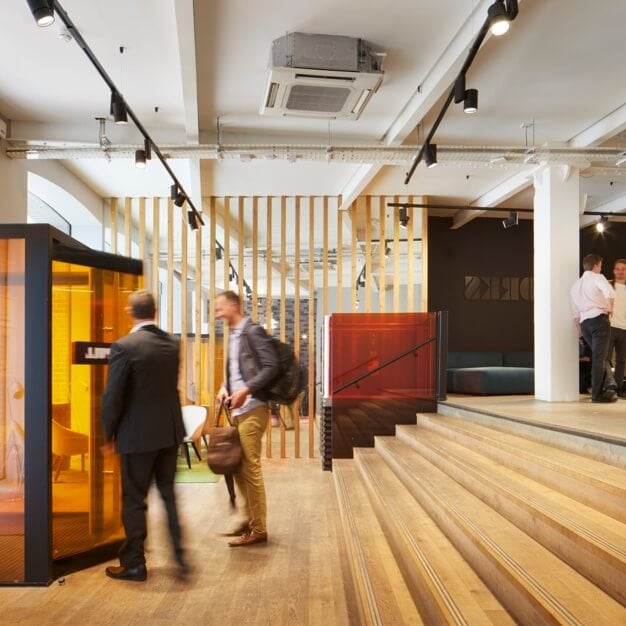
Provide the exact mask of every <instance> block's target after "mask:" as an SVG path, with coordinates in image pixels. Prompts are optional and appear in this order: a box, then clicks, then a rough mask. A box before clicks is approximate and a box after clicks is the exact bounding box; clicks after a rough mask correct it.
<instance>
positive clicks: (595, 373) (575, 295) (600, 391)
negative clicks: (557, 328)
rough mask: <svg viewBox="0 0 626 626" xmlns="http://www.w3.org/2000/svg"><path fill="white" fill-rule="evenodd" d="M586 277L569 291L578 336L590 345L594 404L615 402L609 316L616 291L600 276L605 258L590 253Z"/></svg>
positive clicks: (585, 264)
mask: <svg viewBox="0 0 626 626" xmlns="http://www.w3.org/2000/svg"><path fill="white" fill-rule="evenodd" d="M583 269H584V270H585V271H584V272H583V275H582V276H581V277H580V278H579V279H578V280H577V281H576V283H574V286H573V287H572V289H571V291H570V301H571V307H572V313H573V315H574V319H575V320H576V323H577V325H579V328H580V332H579V335H580V334H582V336H583V337H584V338H585V341H586V342H587V343H588V344H589V345H590V346H591V401H592V402H615V401H616V400H617V393H616V392H615V380H613V374H612V373H611V368H610V366H609V363H608V353H609V339H610V333H611V324H610V321H609V319H610V317H611V316H612V314H613V301H614V298H615V292H614V291H613V288H612V287H611V285H610V283H609V281H608V280H607V279H606V278H605V277H604V275H603V274H602V273H601V271H602V257H601V256H599V255H597V254H588V255H587V256H585V258H584V259H583Z"/></svg>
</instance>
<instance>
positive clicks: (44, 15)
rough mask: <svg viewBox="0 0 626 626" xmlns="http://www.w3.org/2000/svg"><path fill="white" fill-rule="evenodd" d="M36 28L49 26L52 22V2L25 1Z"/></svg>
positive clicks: (51, 0)
mask: <svg viewBox="0 0 626 626" xmlns="http://www.w3.org/2000/svg"><path fill="white" fill-rule="evenodd" d="M27 2H28V6H29V7H30V11H31V13H32V14H33V17H34V18H35V21H36V22H37V26H42V27H43V26H50V24H52V22H54V2H53V0H27Z"/></svg>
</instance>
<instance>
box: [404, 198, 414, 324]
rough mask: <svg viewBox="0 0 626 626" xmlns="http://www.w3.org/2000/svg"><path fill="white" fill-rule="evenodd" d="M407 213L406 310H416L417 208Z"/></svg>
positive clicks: (410, 199) (411, 208)
mask: <svg viewBox="0 0 626 626" xmlns="http://www.w3.org/2000/svg"><path fill="white" fill-rule="evenodd" d="M409 202H413V196H411V197H409ZM407 215H408V216H409V224H408V228H407V235H406V237H407V239H408V241H407V257H408V269H407V279H406V310H407V311H409V312H410V311H415V253H414V248H415V246H414V243H415V242H414V241H413V239H415V218H414V216H415V209H414V208H413V207H410V208H409V209H407Z"/></svg>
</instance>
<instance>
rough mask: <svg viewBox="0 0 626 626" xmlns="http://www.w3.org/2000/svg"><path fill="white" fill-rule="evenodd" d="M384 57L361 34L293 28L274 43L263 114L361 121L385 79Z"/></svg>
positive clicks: (262, 109)
mask: <svg viewBox="0 0 626 626" xmlns="http://www.w3.org/2000/svg"><path fill="white" fill-rule="evenodd" d="M383 58H384V54H381V53H376V52H374V51H373V50H372V48H371V46H370V44H368V43H367V42H365V41H364V40H363V39H358V38H356V37H343V36H338V35H311V34H306V33H289V34H287V35H285V36H283V37H281V38H280V39H276V40H274V41H273V42H272V53H271V58H270V75H269V79H268V81H267V87H266V89H265V98H264V99H263V105H262V106H261V110H260V113H261V114H262V115H279V116H284V115H289V116H299V117H317V118H325V119H345V120H356V119H358V117H359V115H361V113H362V111H363V109H364V108H365V106H366V105H367V103H368V102H369V100H370V98H371V97H372V94H373V93H375V92H376V91H377V90H378V87H380V85H381V83H382V80H383V71H382V61H383Z"/></svg>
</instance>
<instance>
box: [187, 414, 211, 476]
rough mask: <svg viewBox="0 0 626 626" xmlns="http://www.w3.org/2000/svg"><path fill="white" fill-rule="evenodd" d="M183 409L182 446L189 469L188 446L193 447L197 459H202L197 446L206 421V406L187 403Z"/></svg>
mask: <svg viewBox="0 0 626 626" xmlns="http://www.w3.org/2000/svg"><path fill="white" fill-rule="evenodd" d="M182 409H183V424H184V425H185V438H184V439H183V442H182V444H181V445H182V446H183V451H184V453H185V458H186V459H187V466H188V467H189V468H190V469H191V458H190V456H189V446H191V447H192V448H193V451H194V452H195V453H196V456H197V457H198V461H201V460H202V457H201V456H200V450H199V448H198V445H197V444H198V441H199V440H200V437H202V431H203V429H204V423H205V422H206V407H204V406H198V405H197V404H187V405H185V406H184V407H182Z"/></svg>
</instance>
